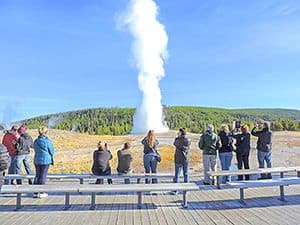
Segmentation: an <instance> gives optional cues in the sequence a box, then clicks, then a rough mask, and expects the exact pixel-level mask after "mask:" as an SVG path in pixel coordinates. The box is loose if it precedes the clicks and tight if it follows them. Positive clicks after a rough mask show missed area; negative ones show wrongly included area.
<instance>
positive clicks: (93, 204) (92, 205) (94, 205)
mask: <svg viewBox="0 0 300 225" xmlns="http://www.w3.org/2000/svg"><path fill="white" fill-rule="evenodd" d="M95 208H96V193H95V192H92V195H91V207H90V210H94V209H95Z"/></svg>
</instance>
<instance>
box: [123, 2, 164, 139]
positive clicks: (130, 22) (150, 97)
mask: <svg viewBox="0 0 300 225" xmlns="http://www.w3.org/2000/svg"><path fill="white" fill-rule="evenodd" d="M157 15H158V7H157V5H156V3H155V2H154V1H153V0H130V2H129V5H128V8H127V10H126V12H125V13H124V15H123V17H122V22H123V24H125V25H126V26H127V27H128V28H129V30H130V32H131V34H132V35H133V37H134V43H133V48H132V49H133V56H134V60H135V64H136V67H137V69H138V70H139V75H138V83H139V89H140V90H141V91H142V94H143V99H142V103H141V105H140V106H139V107H138V108H137V110H136V112H135V115H134V121H133V122H134V126H133V130H132V133H144V132H146V131H147V130H150V129H154V130H155V131H156V132H166V131H168V130H169V129H168V126H167V125H166V122H165V121H164V116H163V107H162V105H161V92H160V88H159V81H160V79H161V78H162V77H164V75H165V71H164V67H163V66H164V60H166V58H167V54H168V53H167V44H168V36H167V33H166V31H165V28H164V26H163V25H162V24H161V23H159V21H158V20H157Z"/></svg>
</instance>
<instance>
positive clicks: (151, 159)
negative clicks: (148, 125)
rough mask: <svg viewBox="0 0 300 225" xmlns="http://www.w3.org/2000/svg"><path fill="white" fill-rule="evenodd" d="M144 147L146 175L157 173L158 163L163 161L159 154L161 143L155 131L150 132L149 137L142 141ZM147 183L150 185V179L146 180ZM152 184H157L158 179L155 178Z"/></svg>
mask: <svg viewBox="0 0 300 225" xmlns="http://www.w3.org/2000/svg"><path fill="white" fill-rule="evenodd" d="M142 144H143V146H144V151H143V152H144V157H143V161H144V168H145V173H150V172H151V173H152V174H155V173H157V163H158V162H159V161H160V160H161V158H160V155H159V154H158V152H157V148H158V144H159V141H158V140H157V139H156V135H155V132H154V130H149V131H148V133H147V136H146V137H145V138H144V139H143V140H142ZM145 181H146V183H150V180H149V179H146V180H145ZM152 183H157V179H156V178H153V179H152Z"/></svg>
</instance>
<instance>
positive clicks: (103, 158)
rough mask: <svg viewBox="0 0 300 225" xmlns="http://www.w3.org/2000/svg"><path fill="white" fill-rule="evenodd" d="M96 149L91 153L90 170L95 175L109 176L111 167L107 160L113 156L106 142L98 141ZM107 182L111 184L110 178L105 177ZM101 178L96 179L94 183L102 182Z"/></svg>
mask: <svg viewBox="0 0 300 225" xmlns="http://www.w3.org/2000/svg"><path fill="white" fill-rule="evenodd" d="M97 147H98V149H97V150H95V151H94V154H93V166H92V172H93V174H94V175H97V176H110V175H111V167H110V164H109V161H110V160H111V159H112V158H113V156H112V154H111V152H110V151H109V150H108V147H107V144H103V143H102V142H101V141H99V142H98V145H97ZM107 182H108V184H112V179H107ZM103 183H104V181H103V179H97V180H96V184H103Z"/></svg>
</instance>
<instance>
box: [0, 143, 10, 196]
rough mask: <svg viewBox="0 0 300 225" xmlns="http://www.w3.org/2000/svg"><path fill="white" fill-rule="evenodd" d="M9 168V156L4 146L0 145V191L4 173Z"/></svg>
mask: <svg viewBox="0 0 300 225" xmlns="http://www.w3.org/2000/svg"><path fill="white" fill-rule="evenodd" d="M8 167H9V155H8V151H7V148H6V147H5V145H3V144H0V191H1V187H2V185H3V176H4V175H5V174H4V171H5V170H6V169H7V168H8Z"/></svg>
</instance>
